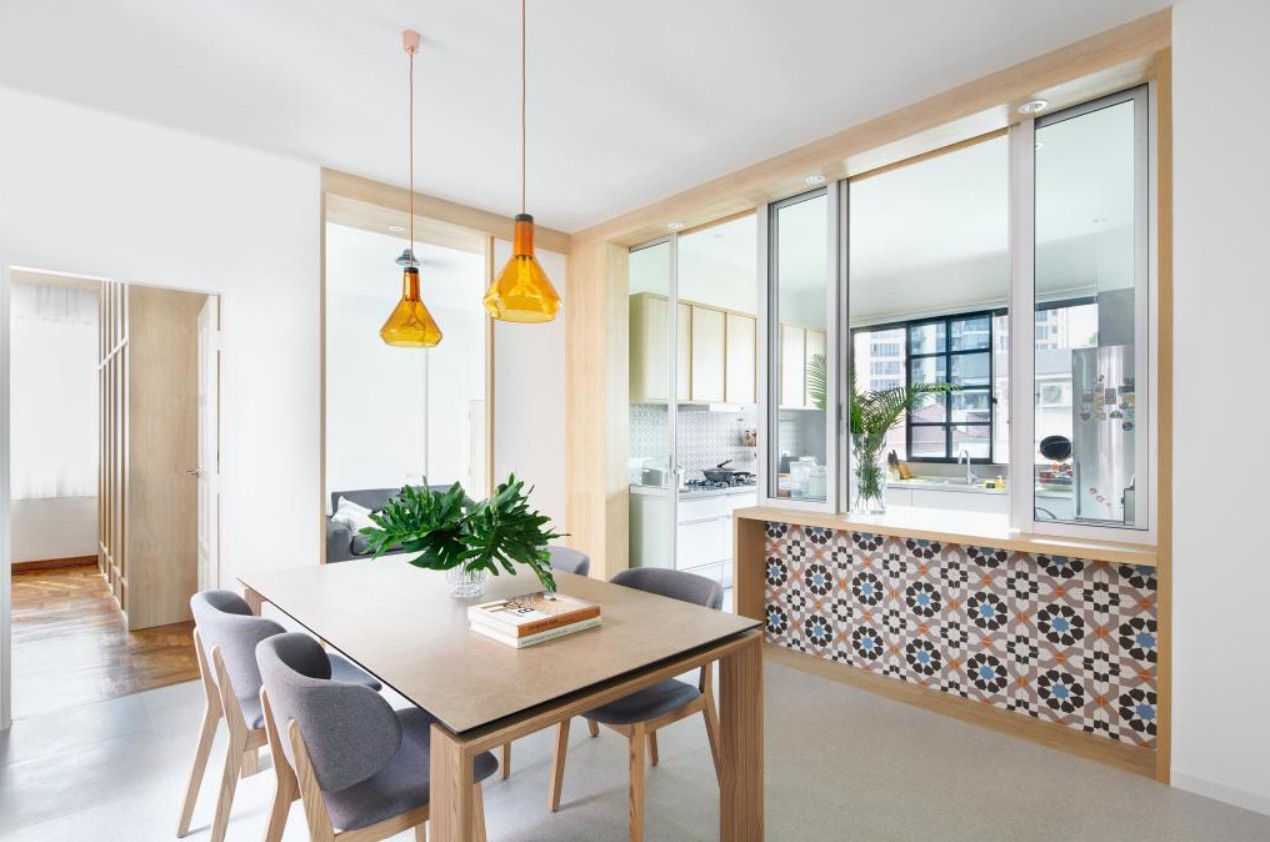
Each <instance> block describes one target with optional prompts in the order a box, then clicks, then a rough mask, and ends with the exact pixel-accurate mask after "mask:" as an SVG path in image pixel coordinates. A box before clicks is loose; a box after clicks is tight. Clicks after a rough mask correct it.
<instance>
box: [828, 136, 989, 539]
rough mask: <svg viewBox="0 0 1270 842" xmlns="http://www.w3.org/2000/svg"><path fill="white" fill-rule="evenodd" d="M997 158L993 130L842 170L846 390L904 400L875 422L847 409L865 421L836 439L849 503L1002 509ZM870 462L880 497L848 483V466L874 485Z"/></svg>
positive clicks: (852, 473)
mask: <svg viewBox="0 0 1270 842" xmlns="http://www.w3.org/2000/svg"><path fill="white" fill-rule="evenodd" d="M1009 168H1010V159H1009V139H1008V138H1007V137H1006V136H1004V135H1000V134H998V135H993V136H989V137H987V138H984V139H981V140H978V141H977V142H974V143H971V144H968V145H963V146H961V147H958V148H954V149H950V150H948V151H944V152H940V153H939V154H936V155H933V156H930V157H926V158H920V159H918V160H915V161H912V162H910V163H903V164H900V165H898V166H895V167H892V168H888V169H884V170H882V171H880V172H877V173H870V174H866V175H864V176H860V177H858V178H855V179H852V180H851V182H850V192H849V212H848V221H849V226H850V234H849V236H848V243H849V265H848V275H847V277H848V293H847V303H848V323H849V324H850V326H851V335H852V352H853V357H852V360H851V371H852V381H853V382H854V387H855V395H858V396H862V397H865V398H868V397H870V396H873V397H876V398H882V397H885V396H887V395H888V394H889V395H895V396H899V397H902V398H909V399H910V400H911V407H912V408H911V411H909V412H905V413H901V414H900V415H899V416H898V417H897V418H895V421H894V426H891V427H890V429H889V430H887V429H886V428H885V426H884V421H882V420H879V421H878V422H877V423H876V424H873V423H870V421H869V420H868V419H866V418H861V422H860V424H861V426H862V427H864V428H872V427H875V426H876V427H878V429H876V430H872V432H870V433H868V434H867V435H862V436H860V437H859V439H860V441H859V446H855V445H853V447H852V449H851V450H850V451H849V453H850V458H851V465H850V476H851V477H852V495H851V499H852V500H853V501H856V500H857V499H858V500H859V502H860V505H859V506H857V507H856V508H861V507H862V508H864V509H866V510H872V511H876V510H878V509H880V508H883V507H884V505H885V504H886V503H887V502H888V501H889V502H890V503H891V504H899V505H905V504H908V505H913V506H918V507H922V508H946V509H959V508H969V507H973V508H974V510H975V511H998V512H1000V513H1001V514H1005V513H1006V512H1008V510H1009V499H1008V492H1007V489H1006V488H1003V487H1001V486H1000V485H999V484H998V483H997V479H998V477H1000V478H1005V477H1006V476H1008V473H1009V469H1008V459H1009V444H1008V442H1009V418H1008V407H1009V402H1008V394H1006V392H1007V388H1008V382H1009V381H1008V377H1009V359H1008V355H1009V336H1008V331H1007V327H1008V304H1009V300H1010V255H1009V245H1010V243H1009V198H1010V185H1009V171H1010V170H1009ZM925 389H929V390H930V391H922V390H925ZM862 403H863V402H862ZM867 414H868V413H866V415H867ZM879 425H880V426H879ZM877 442H881V443H882V444H881V446H880V448H879V447H878V445H877V444H876V443H877ZM859 463H863V464H864V467H863V473H861V472H860V471H857V468H858V467H860V464H859ZM972 466H973V467H972ZM883 472H885V473H887V474H889V479H888V481H889V483H890V484H891V488H890V489H887V490H883V491H882V493H881V497H882V498H883V502H882V504H879V502H878V496H879V495H878V494H877V493H868V494H863V495H860V494H858V493H857V492H858V488H857V486H858V485H859V483H858V482H857V476H860V477H868V482H867V484H868V485H869V486H870V488H871V489H872V491H875V492H876V491H877V490H879V488H878V486H879V483H878V481H877V476H878V475H879V474H881V473H883ZM909 484H914V485H913V487H915V488H916V487H920V488H921V489H922V492H921V493H920V494H916V495H914V494H912V493H910V492H907V491H906V490H905V489H906V488H907V487H908V485H909ZM917 484H920V485H917ZM965 486H973V487H974V489H975V490H977V491H982V492H984V493H983V494H974V495H969V494H965V493H961V492H963V491H964V490H965V489H964V487H965Z"/></svg>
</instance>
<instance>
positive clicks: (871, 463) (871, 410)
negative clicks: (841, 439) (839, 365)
mask: <svg viewBox="0 0 1270 842" xmlns="http://www.w3.org/2000/svg"><path fill="white" fill-rule="evenodd" d="M958 388H959V387H957V386H954V385H952V384H949V383H938V384H932V383H919V384H916V385H909V386H896V387H894V388H891V389H878V390H868V391H864V392H859V391H857V390H856V384H855V377H854V376H852V378H851V456H852V459H853V461H854V473H855V486H856V487H855V500H854V502H853V503H852V504H851V510H852V511H854V512H859V513H861V514H871V515H880V514H884V513H885V512H886V434H887V433H889V432H890V431H891V430H892V429H893V428H894V427H896V426H897V425H898V424H899V423H900V419H902V418H903V417H904V414H905V413H906V412H912V411H914V410H915V409H918V408H919V407H920V406H921V401H922V397H923V396H924V395H929V394H942V393H945V392H953V391H957V389H958Z"/></svg>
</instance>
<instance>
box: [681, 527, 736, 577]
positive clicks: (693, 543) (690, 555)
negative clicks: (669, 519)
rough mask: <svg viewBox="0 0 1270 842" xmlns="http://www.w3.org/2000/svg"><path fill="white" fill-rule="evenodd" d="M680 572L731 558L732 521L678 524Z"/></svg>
mask: <svg viewBox="0 0 1270 842" xmlns="http://www.w3.org/2000/svg"><path fill="white" fill-rule="evenodd" d="M678 535H679V548H678V556H677V558H678V563H677V564H676V566H677V567H678V568H679V569H680V570H687V569H689V568H692V567H698V566H700V565H703V564H714V563H716V562H720V561H726V560H728V559H730V558H732V519H731V518H729V517H719V518H713V519H711V520H701V521H697V522H695V523H680V524H679V533H678Z"/></svg>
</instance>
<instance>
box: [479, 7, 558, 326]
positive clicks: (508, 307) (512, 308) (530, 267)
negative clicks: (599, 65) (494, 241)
mask: <svg viewBox="0 0 1270 842" xmlns="http://www.w3.org/2000/svg"><path fill="white" fill-rule="evenodd" d="M485 310H486V311H487V312H488V313H489V314H490V315H491V316H492V317H494V318H496V319H502V320H503V321H507V322H549V321H551V320H552V319H554V318H555V317H556V313H557V311H559V310H560V296H559V294H557V293H556V288H555V287H553V286H552V285H551V281H550V280H549V279H548V278H547V273H546V272H544V271H543V270H542V266H540V265H539V263H538V259H537V258H536V257H534V218H533V217H532V216H530V215H529V214H527V213H525V0H520V213H518V214H516V229H515V235H514V238H513V241H512V256H511V260H508V261H507V265H506V266H504V267H503V271H502V272H499V274H498V277H497V278H496V279H495V280H494V283H492V284H490V287H489V289H488V290H487V291H486V292H485Z"/></svg>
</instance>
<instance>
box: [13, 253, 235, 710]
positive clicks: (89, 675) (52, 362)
mask: <svg viewBox="0 0 1270 842" xmlns="http://www.w3.org/2000/svg"><path fill="white" fill-rule="evenodd" d="M10 276H11V284H10V292H9V305H10V306H9V313H10V319H9V321H10V324H9V327H10V366H9V367H10V371H9V375H10V404H9V416H10V417H9V421H10V431H11V435H10V441H9V444H10V454H11V459H10V464H9V466H8V469H9V477H8V479H9V498H10V500H9V504H10V517H11V526H12V530H11V534H12V543H11V554H10V555H11V565H12V567H11V571H10V573H11V576H12V580H11V581H12V585H11V587H12V590H11V595H12V615H11V616H12V628H11V634H12V661H11V670H12V681H11V684H10V686H11V687H12V690H13V696H12V705H11V711H12V716H13V717H14V718H19V717H22V716H27V715H33V714H37V713H44V712H47V711H49V710H50V709H55V708H56V709H61V708H67V707H73V706H76V705H80V704H84V703H87V702H91V701H97V700H101V699H106V698H112V697H115V696H122V695H127V694H129V693H134V692H138V691H141V690H147V689H152V688H155V687H162V686H166V685H168V684H175V683H178V682H183V681H189V680H192V679H194V678H197V676H198V667H197V663H196V661H195V658H194V649H193V639H192V631H193V623H192V622H191V619H190V615H189V598H190V596H191V595H192V594H193V593H194V592H195V591H196V590H198V589H200V588H204V587H215V586H216V580H217V576H218V564H217V553H218V543H219V542H218V541H217V540H216V538H217V535H218V533H219V525H218V512H219V487H218V486H219V483H218V476H219V471H218V464H219V426H220V425H219V400H218V395H219V353H220V343H219V298H218V297H217V296H215V295H208V294H206V293H201V292H186V291H181V290H175V289H165V288H157V287H149V286H142V285H136V284H127V283H123V282H119V281H113V280H102V279H97V278H84V277H79V276H71V275H65V274H58V273H55V272H47V271H35V270H20V269H16V268H14V269H12V270H11V273H10Z"/></svg>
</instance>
